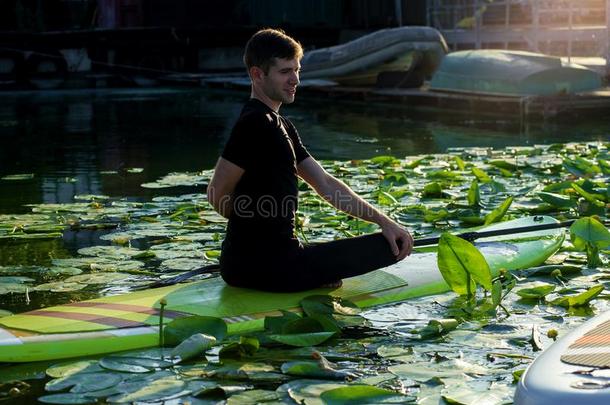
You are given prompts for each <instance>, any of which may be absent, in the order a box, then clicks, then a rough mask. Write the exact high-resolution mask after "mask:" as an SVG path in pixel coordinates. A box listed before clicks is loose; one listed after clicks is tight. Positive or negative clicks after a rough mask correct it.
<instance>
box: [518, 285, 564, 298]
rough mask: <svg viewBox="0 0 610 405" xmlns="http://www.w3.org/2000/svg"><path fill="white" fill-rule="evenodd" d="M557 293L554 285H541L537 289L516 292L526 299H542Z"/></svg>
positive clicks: (523, 289) (522, 289)
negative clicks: (554, 292)
mask: <svg viewBox="0 0 610 405" xmlns="http://www.w3.org/2000/svg"><path fill="white" fill-rule="evenodd" d="M553 291H555V286H554V285H553V284H546V283H544V284H539V285H536V286H535V287H529V288H521V289H520V290H517V291H515V292H516V293H517V295H518V296H520V297H521V298H525V299H542V298H544V297H546V296H547V295H549V294H550V293H552V292H553Z"/></svg>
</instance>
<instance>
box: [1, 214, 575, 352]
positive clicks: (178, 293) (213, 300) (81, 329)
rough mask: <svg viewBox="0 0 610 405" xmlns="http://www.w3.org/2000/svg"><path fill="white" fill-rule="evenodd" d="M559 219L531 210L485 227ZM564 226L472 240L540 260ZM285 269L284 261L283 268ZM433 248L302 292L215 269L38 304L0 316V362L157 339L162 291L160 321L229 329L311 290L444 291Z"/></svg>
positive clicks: (511, 264)
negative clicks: (230, 277) (214, 321)
mask: <svg viewBox="0 0 610 405" xmlns="http://www.w3.org/2000/svg"><path fill="white" fill-rule="evenodd" d="M555 222H557V221H556V220H555V219H553V218H550V217H535V218H534V217H528V218H521V219H517V220H513V221H507V222H502V223H500V224H495V225H492V226H489V227H486V228H484V229H485V230H497V229H514V228H517V227H523V226H530V225H539V224H549V223H555ZM563 235H564V231H563V230H562V229H551V230H544V231H536V232H528V233H522V234H514V235H508V236H502V237H494V238H485V239H479V240H478V241H477V243H476V245H477V247H478V248H479V250H480V251H481V252H482V253H483V255H484V256H485V258H486V260H487V262H488V263H489V265H490V267H491V269H492V271H493V272H495V273H497V272H498V271H499V270H500V269H507V270H515V269H521V268H527V267H531V266H536V265H539V264H541V263H542V262H543V261H544V260H546V258H547V257H549V256H550V255H552V254H553V253H554V252H555V251H556V250H557V249H558V248H559V246H560V245H561V243H562V242H563ZM287 271H289V269H287ZM448 290H449V287H448V286H447V284H446V283H445V282H444V280H443V278H442V276H441V274H440V272H439V270H438V267H437V264H436V253H435V252H427V253H414V254H412V255H411V256H410V257H408V258H407V259H405V260H403V261H401V262H400V263H397V264H395V265H392V266H390V267H386V268H384V269H381V270H376V271H373V272H371V273H368V274H365V275H362V276H358V277H352V278H350V279H346V280H344V283H343V286H342V287H341V288H338V289H335V290H331V289H317V290H310V291H305V292H299V293H266V292H260V291H255V290H249V289H244V288H235V287H230V286H228V285H226V284H225V283H224V282H223V281H222V279H221V278H220V277H214V278H211V279H206V280H202V281H197V282H191V283H185V284H178V285H173V286H168V287H162V288H155V289H150V290H145V291H138V292H132V293H128V294H121V295H117V296H111V297H103V298H98V299H94V300H89V301H83V302H76V303H71V304H65V305H60V306H55V307H49V308H43V309H38V310H35V311H30V312H25V313H22V314H17V315H11V316H8V317H4V318H0V326H1V327H0V362H29V361H38V360H50V359H61V358H68V357H79V356H87V355H94V354H102V353H111V352H116V351H121V350H131V349H138V348H145V347H152V346H156V345H158V344H159V333H158V325H159V316H158V315H159V307H160V305H159V301H160V300H161V299H162V298H165V300H166V301H167V306H166V307H165V315H164V321H165V322H169V321H171V320H173V319H176V318H180V317H184V316H189V315H203V316H213V317H218V318H222V319H224V320H225V321H226V322H227V324H228V328H229V333H230V334H240V333H247V332H252V331H255V330H260V329H262V327H263V321H264V318H265V316H268V315H279V310H289V311H298V310H299V302H300V300H301V299H303V298H304V297H307V296H309V295H312V294H330V295H334V296H339V297H342V298H347V299H349V300H351V301H353V302H355V303H356V304H357V305H358V306H360V307H363V308H365V307H370V306H373V305H380V304H386V303H391V302H397V301H401V300H405V299H408V298H413V297H420V296H424V295H431V294H438V293H442V292H445V291H448Z"/></svg>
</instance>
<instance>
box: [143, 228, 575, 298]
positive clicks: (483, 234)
mask: <svg viewBox="0 0 610 405" xmlns="http://www.w3.org/2000/svg"><path fill="white" fill-rule="evenodd" d="M574 221H575V220H570V221H564V222H556V223H553V224H540V225H530V226H522V227H518V228H512V229H498V230H495V231H480V232H465V233H461V234H458V235H457V236H459V237H460V238H462V239H466V240H468V241H473V240H476V239H480V238H488V237H492V236H502V235H512V234H515V233H526V232H536V231H544V230H546V229H557V228H567V227H569V226H571V225H572V224H573V223H574ZM439 239H440V237H439V236H434V237H432V238H421V239H415V240H414V241H413V246H430V245H436V244H438V241H439ZM219 271H220V265H219V264H210V265H208V266H203V267H200V268H197V269H194V270H190V271H187V272H186V273H182V274H179V275H177V276H175V277H172V278H168V279H165V280H159V281H156V282H154V283H152V284H149V285H147V286H145V287H144V288H146V289H148V288H155V287H164V286H168V285H174V284H176V283H180V282H182V281H184V280H188V279H189V278H191V277H194V276H196V275H199V274H205V273H217V272H219Z"/></svg>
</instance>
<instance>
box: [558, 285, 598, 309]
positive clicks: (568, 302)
mask: <svg viewBox="0 0 610 405" xmlns="http://www.w3.org/2000/svg"><path fill="white" fill-rule="evenodd" d="M603 290H604V286H603V285H601V284H598V285H595V286H593V287H591V288H589V289H588V290H587V291H585V292H582V293H580V294H576V295H570V296H567V297H560V298H557V299H555V300H553V301H551V302H550V303H551V304H553V305H558V306H561V307H579V306H584V305H588V304H589V302H591V300H593V299H594V298H595V297H597V296H598V295H599V294H601V292H602V291H603Z"/></svg>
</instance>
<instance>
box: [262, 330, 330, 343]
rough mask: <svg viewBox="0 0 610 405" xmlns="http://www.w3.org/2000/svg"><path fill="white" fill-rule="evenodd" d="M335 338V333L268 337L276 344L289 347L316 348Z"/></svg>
mask: <svg viewBox="0 0 610 405" xmlns="http://www.w3.org/2000/svg"><path fill="white" fill-rule="evenodd" d="M333 336H335V332H316V333H295V334H288V335H277V334H274V335H269V338H270V339H272V340H275V341H276V342H279V343H283V344H285V345H289V346H300V347H304V346H316V345H319V344H320V343H323V342H326V341H327V340H328V339H330V338H332V337H333Z"/></svg>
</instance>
